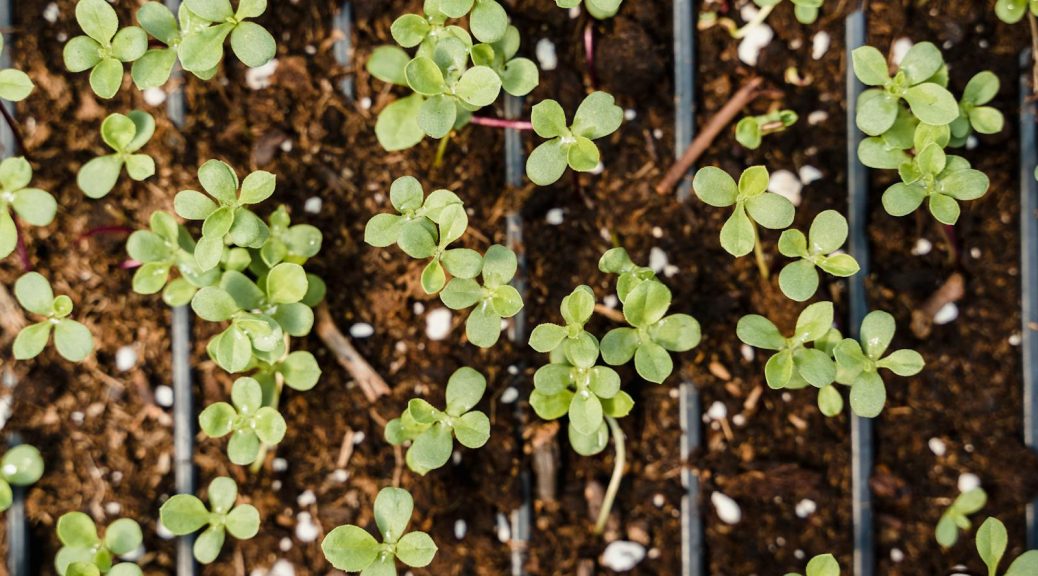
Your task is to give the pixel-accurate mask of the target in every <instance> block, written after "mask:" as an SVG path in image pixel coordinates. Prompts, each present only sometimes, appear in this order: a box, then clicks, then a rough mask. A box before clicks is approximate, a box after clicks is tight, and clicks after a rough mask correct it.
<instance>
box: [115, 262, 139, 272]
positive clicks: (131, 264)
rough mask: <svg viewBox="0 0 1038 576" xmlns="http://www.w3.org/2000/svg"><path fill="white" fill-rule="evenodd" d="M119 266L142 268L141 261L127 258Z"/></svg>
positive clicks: (123, 267)
mask: <svg viewBox="0 0 1038 576" xmlns="http://www.w3.org/2000/svg"><path fill="white" fill-rule="evenodd" d="M119 267H120V268H122V269H123V270H133V269H135V268H140V267H141V263H140V262H138V261H136V260H125V261H123V263H122V264H120V265H119Z"/></svg>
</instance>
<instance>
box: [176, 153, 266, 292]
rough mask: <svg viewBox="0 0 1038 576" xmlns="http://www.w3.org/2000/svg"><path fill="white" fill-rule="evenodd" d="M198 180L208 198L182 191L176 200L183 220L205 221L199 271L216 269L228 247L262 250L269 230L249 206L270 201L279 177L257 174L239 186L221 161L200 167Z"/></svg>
mask: <svg viewBox="0 0 1038 576" xmlns="http://www.w3.org/2000/svg"><path fill="white" fill-rule="evenodd" d="M198 180H199V182H201V184H202V188H203V189H204V190H205V191H206V192H208V193H209V195H208V196H207V195H206V194H203V193H201V192H197V191H195V190H182V191H180V192H178V193H177V195H176V198H174V200H173V206H174V208H175V209H176V211H177V214H178V215H179V216H180V217H182V218H185V219H187V220H202V221H203V222H202V238H201V239H200V240H199V241H198V245H197V246H195V261H196V262H197V263H198V272H199V273H204V272H207V271H209V270H211V269H213V268H215V267H216V266H217V264H219V263H220V259H221V258H223V256H224V252H225V250H226V248H227V245H228V244H232V245H235V246H240V247H242V248H262V247H263V244H264V243H265V242H266V241H267V238H268V237H269V236H270V228H269V227H268V226H267V224H266V223H265V222H263V220H261V219H260V217H259V216H256V214H254V213H253V212H252V211H251V210H249V208H248V206H251V205H254V204H259V203H260V202H263V201H264V200H266V199H267V198H270V196H271V194H273V193H274V188H275V187H276V185H277V178H276V177H275V176H274V175H273V174H271V173H270V172H264V171H257V172H253V173H251V174H249V175H248V176H246V177H245V180H244V181H242V182H241V183H240V184H239V182H238V175H237V174H235V172H234V169H232V168H231V167H230V166H228V165H227V164H226V163H224V162H221V161H219V160H209V161H208V162H206V163H205V164H203V165H202V167H201V168H199V170H198ZM239 186H240V188H241V189H240V191H239ZM213 199H215V200H216V201H215V202H214V201H213Z"/></svg>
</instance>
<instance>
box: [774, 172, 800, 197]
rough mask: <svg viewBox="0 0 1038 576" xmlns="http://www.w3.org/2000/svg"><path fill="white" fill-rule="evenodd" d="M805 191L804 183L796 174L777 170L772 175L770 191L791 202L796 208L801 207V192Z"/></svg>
mask: <svg viewBox="0 0 1038 576" xmlns="http://www.w3.org/2000/svg"><path fill="white" fill-rule="evenodd" d="M803 189H804V185H803V183H801V182H800V178H798V177H797V175H796V174H793V173H792V172H790V171H789V170H777V171H775V172H774V173H772V175H771V182H770V183H769V184H768V190H770V191H772V192H774V193H775V194H778V195H779V196H782V197H783V198H785V199H787V200H789V201H790V202H792V203H793V205H794V206H800V191H801V190H803Z"/></svg>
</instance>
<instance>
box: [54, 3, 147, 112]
mask: <svg viewBox="0 0 1038 576" xmlns="http://www.w3.org/2000/svg"><path fill="white" fill-rule="evenodd" d="M76 21H77V22H79V27H80V28H82V29H83V32H84V33H85V36H76V37H75V38H73V39H71V40H69V41H68V43H67V44H65V51H64V58H65V67H66V68H68V69H69V71H70V72H83V71H86V70H90V88H91V89H93V91H94V94H97V95H98V96H99V97H101V98H104V99H106V100H107V99H110V98H112V97H114V96H115V95H116V93H117V92H119V88H120V87H121V86H122V83H123V64H124V63H126V62H133V61H134V60H137V59H138V58H140V57H141V56H143V55H144V53H145V52H146V51H147V50H148V34H147V33H146V32H145V31H144V30H142V29H141V28H138V27H137V26H127V27H126V28H123V29H121V30H120V29H119V16H118V15H117V14H116V13H115V8H112V5H111V4H109V3H108V2H105V0H79V2H77V3H76Z"/></svg>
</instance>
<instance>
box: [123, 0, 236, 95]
mask: <svg viewBox="0 0 1038 576" xmlns="http://www.w3.org/2000/svg"><path fill="white" fill-rule="evenodd" d="M178 13H179V19H178V17H177V16H174V15H173V12H172V11H171V10H170V9H169V8H168V7H167V6H166V5H165V4H163V3H161V2H145V3H144V5H143V6H141V7H140V8H139V9H138V10H137V22H138V23H139V24H140V25H141V28H144V31H145V32H147V33H148V34H150V35H151V36H152V37H153V38H155V39H156V40H158V41H159V42H161V43H162V44H165V47H155V48H150V49H149V50H148V51H147V52H145V53H144V56H141V57H140V58H139V59H138V60H137V61H136V62H134V63H133V67H132V68H130V76H131V77H133V83H134V84H135V85H136V86H137V88H138V89H139V90H147V89H148V88H157V87H159V86H162V85H163V84H165V83H166V82H168V81H169V77H170V74H172V73H173V66H175V65H176V63H177V49H178V48H179V47H180V43H181V41H182V40H183V39H184V33H185V32H187V33H192V32H195V33H197V32H201V31H203V30H205V29H206V28H207V27H208V25H209V23H208V22H206V21H204V20H202V19H201V18H199V17H198V16H195V15H194V14H193V13H192V12H191V10H189V9H188V7H187V4H181V5H180V8H179V10H178ZM216 70H217V68H216V67H213V68H212V69H211V70H209V71H207V72H205V73H201V74H196V76H199V77H200V78H202V79H203V80H208V79H210V78H212V77H213V75H215V74H216Z"/></svg>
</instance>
